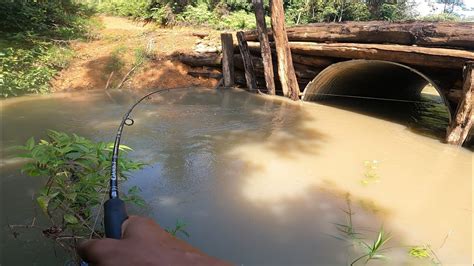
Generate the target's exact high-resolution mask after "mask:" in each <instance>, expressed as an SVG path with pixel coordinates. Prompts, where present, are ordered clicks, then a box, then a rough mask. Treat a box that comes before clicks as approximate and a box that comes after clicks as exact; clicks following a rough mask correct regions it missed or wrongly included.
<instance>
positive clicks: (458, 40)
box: [245, 21, 474, 50]
mask: <svg viewBox="0 0 474 266" xmlns="http://www.w3.org/2000/svg"><path fill="white" fill-rule="evenodd" d="M473 32H474V26H473V23H470V22H419V21H418V22H402V23H392V22H385V21H370V22H344V23H313V24H308V25H304V26H295V27H290V28H288V30H287V34H288V39H289V40H290V41H308V42H353V43H391V44H404V45H418V46H427V47H454V48H462V49H467V50H474V34H473ZM245 35H246V36H245V38H246V40H247V41H257V40H258V38H257V32H256V31H250V32H246V33H245ZM270 36H271V33H270Z"/></svg>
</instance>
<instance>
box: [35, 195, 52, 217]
mask: <svg viewBox="0 0 474 266" xmlns="http://www.w3.org/2000/svg"><path fill="white" fill-rule="evenodd" d="M50 200H51V198H50V197H49V196H39V197H38V198H36V201H37V202H38V205H39V206H40V208H41V210H43V212H44V213H46V214H47V213H48V206H49V201H50Z"/></svg>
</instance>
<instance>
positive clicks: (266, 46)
mask: <svg viewBox="0 0 474 266" xmlns="http://www.w3.org/2000/svg"><path fill="white" fill-rule="evenodd" d="M252 3H253V7H254V8H255V19H256V21H257V32H258V40H259V41H260V51H261V53H262V58H263V72H264V76H265V83H266V85H267V93H268V94H270V95H275V77H274V76H273V64H272V50H271V48H270V42H269V41H268V33H267V24H266V23H265V10H264V9H263V1H262V0H252Z"/></svg>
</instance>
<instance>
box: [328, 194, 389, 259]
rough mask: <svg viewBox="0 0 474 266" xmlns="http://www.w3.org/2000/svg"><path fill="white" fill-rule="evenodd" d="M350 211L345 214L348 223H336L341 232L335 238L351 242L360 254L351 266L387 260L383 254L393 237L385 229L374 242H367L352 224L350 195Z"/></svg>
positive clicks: (380, 231)
mask: <svg viewBox="0 0 474 266" xmlns="http://www.w3.org/2000/svg"><path fill="white" fill-rule="evenodd" d="M346 200H347V207H348V209H347V210H345V211H344V212H345V213H346V215H347V223H345V224H343V223H336V224H335V225H336V229H337V230H338V231H339V233H340V236H334V237H335V238H337V239H340V240H343V241H346V242H349V243H350V244H351V245H352V246H353V247H354V248H356V249H355V250H356V251H357V252H358V253H359V255H358V256H359V257H357V258H356V259H354V260H353V261H352V263H351V265H355V264H356V263H357V262H359V261H361V260H364V261H365V264H367V263H368V262H369V261H371V260H378V259H386V258H387V257H386V256H385V255H384V254H383V251H384V250H386V249H387V248H386V247H385V246H386V244H387V243H388V241H390V239H391V236H390V235H388V234H387V233H386V232H385V231H384V229H383V227H381V228H380V229H379V230H378V231H377V236H376V238H375V239H374V240H372V241H367V240H365V239H367V238H368V237H367V236H365V235H364V234H362V233H360V232H359V231H358V230H356V229H355V227H354V225H353V223H352V216H353V215H354V213H353V212H352V208H351V201H350V198H349V195H347V197H346Z"/></svg>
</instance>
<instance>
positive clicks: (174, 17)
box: [88, 0, 463, 29]
mask: <svg viewBox="0 0 474 266" xmlns="http://www.w3.org/2000/svg"><path fill="white" fill-rule="evenodd" d="M436 2H437V3H438V4H444V6H445V7H444V9H443V12H442V13H441V14H436V15H430V16H427V17H419V16H418V14H417V12H416V5H417V4H416V2H415V1H413V0H398V1H392V0H351V1H349V0H286V1H284V5H285V6H284V7H285V16H286V21H287V23H288V24H289V25H294V24H306V23H313V22H342V21H367V20H388V21H395V20H398V21H399V20H411V19H421V20H425V19H426V20H432V21H440V20H441V21H445V20H450V21H453V20H460V19H461V17H460V16H459V15H457V14H456V13H455V12H454V10H455V7H462V6H463V1H461V0H458V1H453V0H437V1H436ZM88 3H89V5H90V6H92V7H94V8H95V9H97V10H98V11H99V12H104V13H108V14H112V15H118V16H127V17H132V18H135V19H140V20H145V21H155V22H157V23H159V24H161V25H166V26H173V25H203V26H210V27H213V28H216V29H248V28H254V27H255V22H254V20H255V17H254V14H253V6H252V4H251V1H244V0H183V1H170V0H136V1H128V0H88ZM264 3H265V9H266V10H267V11H268V10H269V6H268V4H269V1H268V0H265V1H264Z"/></svg>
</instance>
